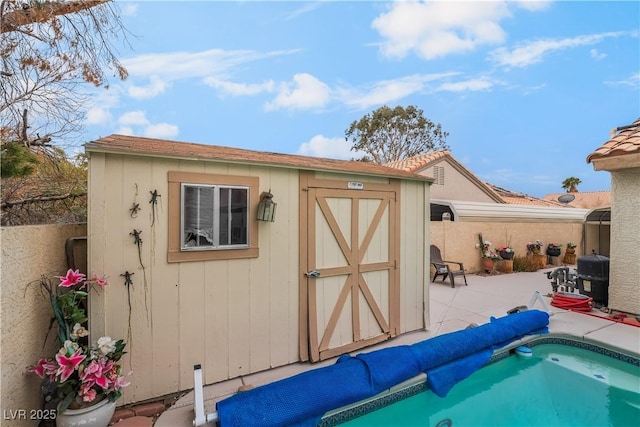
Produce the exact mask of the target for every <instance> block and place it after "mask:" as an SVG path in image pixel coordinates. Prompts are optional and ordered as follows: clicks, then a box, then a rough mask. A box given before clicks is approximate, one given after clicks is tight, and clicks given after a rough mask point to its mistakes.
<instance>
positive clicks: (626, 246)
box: [609, 168, 640, 313]
mask: <svg viewBox="0 0 640 427" xmlns="http://www.w3.org/2000/svg"><path fill="white" fill-rule="evenodd" d="M639 189H640V168H634V169H626V170H622V171H612V172H611V242H612V245H611V265H610V271H609V306H610V307H611V308H613V309H617V310H621V311H626V312H629V313H640V226H638V224H640V197H638V191H640V190H639Z"/></svg>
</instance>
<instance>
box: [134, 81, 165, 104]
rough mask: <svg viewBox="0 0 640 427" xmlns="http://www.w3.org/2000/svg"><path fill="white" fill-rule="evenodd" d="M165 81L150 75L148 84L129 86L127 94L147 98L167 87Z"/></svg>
mask: <svg viewBox="0 0 640 427" xmlns="http://www.w3.org/2000/svg"><path fill="white" fill-rule="evenodd" d="M167 86H168V85H167V83H166V82H164V81H163V80H161V79H160V78H159V77H157V76H151V77H150V78H149V85H147V86H135V85H132V86H129V90H128V94H129V96H130V97H132V98H135V99H148V98H153V97H155V96H157V95H160V94H161V93H163V92H164V91H165V89H166V88H167Z"/></svg>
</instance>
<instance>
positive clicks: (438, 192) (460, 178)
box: [419, 161, 495, 203]
mask: <svg viewBox="0 0 640 427" xmlns="http://www.w3.org/2000/svg"><path fill="white" fill-rule="evenodd" d="M434 167H440V168H443V172H444V184H441V183H439V182H438V181H437V180H436V182H434V183H433V185H432V186H431V190H430V192H431V198H432V199H446V200H465V201H471V202H488V203H495V200H493V199H492V198H491V197H489V196H488V195H487V194H486V193H484V192H482V191H480V190H479V188H478V186H477V185H475V184H474V183H473V182H472V181H470V179H469V177H468V176H466V175H464V174H462V173H461V172H460V171H459V170H458V169H456V168H454V167H453V166H452V165H451V164H450V163H449V162H447V161H441V162H438V163H436V164H434V165H430V166H429V167H427V168H425V169H424V170H421V171H419V174H420V175H423V176H428V177H431V178H437V177H436V174H435V172H434Z"/></svg>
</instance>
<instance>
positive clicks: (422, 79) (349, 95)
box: [336, 73, 456, 110]
mask: <svg viewBox="0 0 640 427" xmlns="http://www.w3.org/2000/svg"><path fill="white" fill-rule="evenodd" d="M454 75H456V73H441V74H414V75H411V76H405V77H400V78H397V79H392V80H382V81H379V82H375V83H373V84H370V85H368V86H365V87H363V88H360V89H352V88H340V89H338V90H337V91H336V92H337V93H338V96H339V98H340V100H341V101H342V102H343V103H344V104H345V105H348V106H351V107H355V108H357V109H361V110H366V109H369V108H371V107H374V106H378V105H384V104H388V103H391V102H396V101H399V100H400V99H402V98H405V97H407V96H409V95H412V94H414V93H416V92H420V91H423V90H425V88H426V85H427V84H428V83H429V82H432V81H436V80H440V79H443V78H446V77H450V76H454Z"/></svg>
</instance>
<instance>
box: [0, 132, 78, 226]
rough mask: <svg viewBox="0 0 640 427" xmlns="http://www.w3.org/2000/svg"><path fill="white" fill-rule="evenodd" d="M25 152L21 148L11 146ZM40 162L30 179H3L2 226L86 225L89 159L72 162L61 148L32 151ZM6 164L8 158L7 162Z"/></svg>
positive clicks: (28, 177) (35, 165) (37, 163)
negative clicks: (87, 163)
mask: <svg viewBox="0 0 640 427" xmlns="http://www.w3.org/2000/svg"><path fill="white" fill-rule="evenodd" d="M11 146H17V147H22V148H25V147H23V146H21V145H16V144H11ZM28 152H29V153H30V154H31V155H33V156H34V157H36V158H37V162H35V163H34V164H33V165H31V166H32V167H33V171H32V173H30V174H29V175H28V176H20V177H18V176H13V177H9V178H3V179H2V187H1V188H0V192H1V193H0V194H1V199H2V202H1V204H0V206H1V209H2V211H1V212H2V214H1V216H0V223H1V224H2V225H26V224H51V223H75V222H85V221H86V216H87V199H86V196H87V167H86V158H84V157H83V156H82V155H78V156H76V157H75V158H72V159H70V158H69V157H68V156H67V154H66V153H65V152H64V150H62V149H60V148H58V147H50V148H49V149H46V150H45V149H43V148H42V147H31V150H30V151H28ZM3 160H4V158H3Z"/></svg>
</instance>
